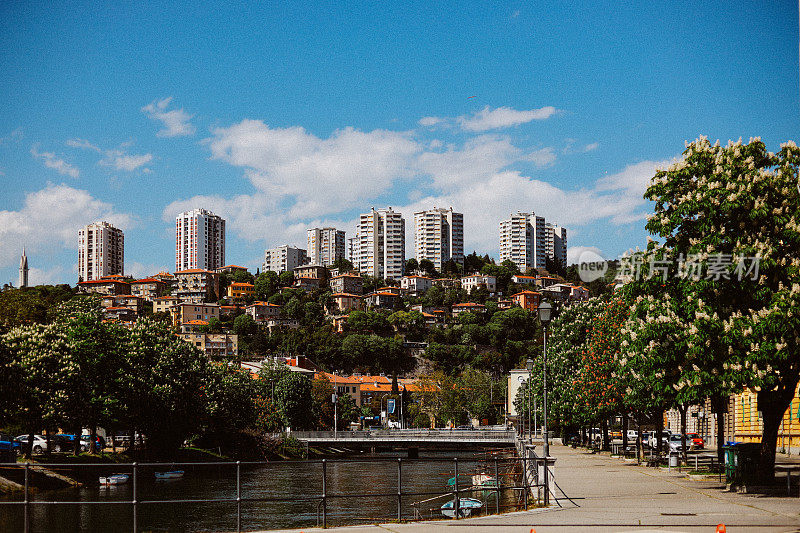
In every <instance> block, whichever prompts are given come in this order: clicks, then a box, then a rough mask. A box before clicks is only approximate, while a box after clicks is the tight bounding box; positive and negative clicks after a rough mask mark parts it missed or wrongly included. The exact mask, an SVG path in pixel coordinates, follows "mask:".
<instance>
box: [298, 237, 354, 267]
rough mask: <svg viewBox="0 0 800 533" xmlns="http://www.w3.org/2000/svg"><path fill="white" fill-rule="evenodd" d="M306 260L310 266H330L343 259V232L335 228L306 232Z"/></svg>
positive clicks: (344, 240) (344, 243)
mask: <svg viewBox="0 0 800 533" xmlns="http://www.w3.org/2000/svg"><path fill="white" fill-rule="evenodd" d="M306 234H307V244H308V246H307V250H308V259H309V262H310V263H311V264H312V265H322V266H331V265H332V264H333V263H334V262H336V260H337V259H344V258H345V248H346V239H345V232H344V231H343V230H338V229H336V228H311V229H309V230H308V231H306Z"/></svg>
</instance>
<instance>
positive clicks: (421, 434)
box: [289, 429, 516, 444]
mask: <svg viewBox="0 0 800 533" xmlns="http://www.w3.org/2000/svg"><path fill="white" fill-rule="evenodd" d="M289 435H291V436H292V437H294V438H296V439H299V440H305V439H323V440H328V439H335V440H343V441H346V440H380V439H386V440H420V439H439V440H445V441H449V440H487V441H503V442H508V443H509V444H513V443H514V441H515V438H516V433H515V431H514V430H506V429H481V430H475V429H365V430H355V431H350V430H342V431H292V432H291V433H290V434H289Z"/></svg>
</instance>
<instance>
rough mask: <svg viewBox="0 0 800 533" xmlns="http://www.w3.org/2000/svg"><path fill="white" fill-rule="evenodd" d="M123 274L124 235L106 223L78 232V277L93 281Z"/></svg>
mask: <svg viewBox="0 0 800 533" xmlns="http://www.w3.org/2000/svg"><path fill="white" fill-rule="evenodd" d="M124 274H125V234H124V233H123V232H122V230H121V229H119V228H115V227H114V226H112V225H111V224H109V223H108V222H96V223H94V224H89V225H88V226H84V227H83V228H81V229H80V230H78V276H79V277H80V281H94V280H98V279H101V278H104V277H106V276H112V275H120V276H122V275H124Z"/></svg>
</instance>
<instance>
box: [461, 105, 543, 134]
mask: <svg viewBox="0 0 800 533" xmlns="http://www.w3.org/2000/svg"><path fill="white" fill-rule="evenodd" d="M557 112H558V110H557V109H556V108H555V107H553V106H545V107H540V108H538V109H529V110H526V111H518V110H516V109H512V108H510V107H498V108H495V109H491V108H490V107H489V106H488V105H487V106H486V107H484V108H483V109H481V110H480V111H477V112H476V113H474V114H473V115H472V116H470V117H466V116H462V117H459V118H458V119H457V120H458V123H459V124H460V125H461V128H462V129H464V130H466V131H488V130H496V129H500V128H509V127H511V126H519V125H520V124H526V123H528V122H531V121H533V120H545V119H548V118H550V117H552V116H553V115H554V114H556V113H557Z"/></svg>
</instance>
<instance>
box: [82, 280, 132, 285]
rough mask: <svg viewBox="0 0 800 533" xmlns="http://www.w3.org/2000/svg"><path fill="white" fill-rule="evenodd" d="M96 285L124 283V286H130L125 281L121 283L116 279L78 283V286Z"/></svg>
mask: <svg viewBox="0 0 800 533" xmlns="http://www.w3.org/2000/svg"><path fill="white" fill-rule="evenodd" d="M98 283H124V284H125V285H130V283H128V282H127V281H121V280H118V279H92V280H89V281H79V282H78V285H90V284H98Z"/></svg>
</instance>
